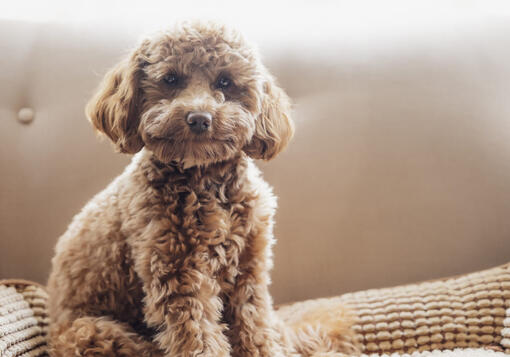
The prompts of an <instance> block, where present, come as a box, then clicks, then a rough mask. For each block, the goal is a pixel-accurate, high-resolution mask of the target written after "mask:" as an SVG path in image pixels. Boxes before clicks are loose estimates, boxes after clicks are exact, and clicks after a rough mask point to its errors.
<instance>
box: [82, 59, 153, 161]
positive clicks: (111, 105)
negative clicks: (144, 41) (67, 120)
mask: <svg viewBox="0 0 510 357" xmlns="http://www.w3.org/2000/svg"><path fill="white" fill-rule="evenodd" d="M139 62H140V60H139V59H138V51H137V52H135V53H134V54H133V55H132V56H131V57H130V58H129V59H127V60H124V61H123V62H121V63H119V64H118V65H117V66H116V67H114V68H113V69H111V70H110V71H109V72H108V73H107V74H106V76H105V78H104V79H103V82H102V83H101V85H100V86H99V89H98V91H97V93H96V94H95V95H94V97H93V98H92V99H91V100H90V101H89V103H88V104H87V107H86V109H85V112H86V115H87V117H88V119H89V121H90V122H91V123H92V125H93V126H94V128H95V129H96V130H98V131H100V132H101V133H103V134H105V135H106V136H108V137H109V138H110V139H111V140H112V141H113V142H114V143H115V146H116V147H117V149H118V150H119V151H121V152H124V153H131V154H133V153H136V152H138V151H139V150H140V149H141V148H142V147H143V141H142V139H141V137H140V135H139V134H138V125H139V122H140V120H139V110H138V107H139V106H140V90H139V80H140V76H141V65H140V63H139Z"/></svg>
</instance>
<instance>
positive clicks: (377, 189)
mask: <svg viewBox="0 0 510 357" xmlns="http://www.w3.org/2000/svg"><path fill="white" fill-rule="evenodd" d="M473 23H474V25H473V26H471V27H470V26H468V24H467V25H466V24H464V25H463V26H462V27H455V26H452V27H451V28H449V27H446V28H445V29H444V31H437V29H434V26H433V24H432V23H431V24H430V27H429V28H424V29H422V30H421V31H414V32H410V33H407V32H405V31H404V32H400V31H395V32H394V33H393V32H391V31H389V30H388V31H386V32H385V36H381V37H378V33H377V31H375V32H374V31H373V32H370V33H366V34H358V40H359V41H354V42H353V41H347V40H345V39H346V36H343V35H342V34H328V36H327V37H325V38H324V39H323V40H322V41H312V40H310V41H302V42H298V41H295V42H289V43H281V44H278V43H277V42H278V41H277V40H278V34H275V35H274V36H276V40H275V38H272V39H271V41H269V40H268V41H267V42H266V41H265V39H264V38H256V40H257V42H258V43H259V45H260V47H261V50H262V52H263V54H264V58H265V61H266V63H267V64H268V66H269V67H270V68H271V69H272V71H273V73H274V74H275V75H276V76H277V77H278V78H279V79H280V82H281V84H282V85H283V87H285V88H286V89H287V90H288V92H289V94H290V95H291V96H292V97H293V99H294V101H295V121H296V126H297V131H296V136H295V140H294V141H293V142H292V144H291V146H290V147H289V149H288V150H287V151H286V152H285V153H284V154H283V155H281V156H280V157H279V158H277V159H276V160H275V161H273V162H270V163H268V164H265V163H261V166H262V168H263V170H264V172H265V177H266V179H267V181H269V182H270V183H271V184H272V185H273V186H274V188H275V192H276V193H277V195H278V196H279V206H280V207H279V212H278V215H277V224H276V235H277V238H278V240H279V242H278V244H277V246H276V247H275V268H274V273H273V287H272V291H273V294H274V297H275V301H276V302H278V303H280V302H286V301H291V300H300V299H304V298H311V297H319V296H327V295H336V294H340V293H343V292H348V291H354V290H360V289H365V288H375V287H382V286H388V285H394V284H400V283H407V282H414V281H418V280H422V279H430V278H436V277H440V276H447V275H452V274H458V273H465V272H469V271H474V270H478V269H483V268H486V267H490V266H494V265H497V264H502V263H504V262H506V261H508V260H509V259H508V258H509V256H510V239H509V237H510V219H509V217H510V100H509V93H510V46H509V45H508V44H509V43H510V42H509V41H510V22H508V21H507V22H503V21H501V22H497V21H492V20H491V18H483V17H480V19H479V21H477V22H476V21H475V22H473ZM135 32H136V31H133V30H132V29H131V31H128V32H124V31H123V30H122V29H121V28H119V29H117V30H110V31H108V32H106V31H105V30H104V29H97V28H93V29H91V28H89V27H87V26H71V25H55V24H36V23H27V22H16V21H9V20H0V34H2V36H0V49H1V56H0V68H1V70H0V118H1V120H0V147H1V149H0V173H1V176H0V279H2V278H25V279H32V280H35V281H38V282H41V283H44V282H45V280H46V277H47V274H48V270H49V267H50V259H51V256H52V250H53V246H54V244H55V242H56V239H57V238H58V236H59V235H60V234H61V233H62V232H63V231H64V230H65V227H66V225H67V224H68V223H69V221H70V219H71V218H72V216H73V215H74V214H75V213H77V212H78V210H79V209H80V208H81V207H82V206H83V205H84V203H85V202H86V201H87V200H88V199H89V198H90V197H91V196H92V195H93V194H94V193H96V192H98V191H99V190H101V189H102V188H103V187H104V186H105V185H106V184H107V183H108V182H109V181H110V180H112V178H114V177H115V176H116V175H117V174H118V173H120V171H121V170H122V168H123V167H124V166H125V165H126V163H127V162H128V160H129V158H128V157H126V156H121V155H119V154H115V153H114V152H113V151H112V149H111V147H110V145H109V144H108V143H106V142H104V143H100V142H98V140H97V139H96V138H95V137H94V134H93V132H92V130H91V128H90V125H89V124H88V123H87V121H86V119H85V117H84V115H83V107H84V104H85V102H86V100H87V99H88V98H89V96H90V95H91V93H92V90H93V88H94V87H95V86H96V85H97V84H98V82H99V80H100V78H101V75H102V74H103V73H104V72H105V71H106V69H107V68H108V67H110V66H112V65H113V64H114V63H115V62H116V61H117V60H118V59H119V58H120V57H121V56H122V54H123V53H125V51H126V49H128V48H130V47H131V46H133V45H134V44H135V43H136V37H137V36H135V35H134V33H135ZM274 36H273V37H274ZM314 38H317V36H315V37H314ZM381 41H383V42H381ZM23 107H28V108H32V109H33V110H34V112H35V118H34V120H33V122H31V123H30V124H21V123H20V122H19V121H18V120H17V117H18V111H19V110H20V109H21V108H23Z"/></svg>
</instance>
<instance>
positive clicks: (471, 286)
mask: <svg viewBox="0 0 510 357" xmlns="http://www.w3.org/2000/svg"><path fill="white" fill-rule="evenodd" d="M46 299H47V294H46V292H45V291H44V288H43V287H42V286H40V285H37V284H35V283H30V282H24V281H15V280H10V281H9V280H8V281H0V356H1V357H13V356H16V357H17V356H24V357H29V356H30V357H32V356H42V355H46V333H47V326H48V316H47V313H46V310H45V303H46ZM331 302H341V303H343V304H346V305H348V306H349V307H350V308H351V309H352V311H353V312H354V314H355V323H354V327H353V328H354V331H355V332H356V335H357V339H358V341H359V342H360V346H361V348H362V352H363V354H364V355H365V356H368V355H383V356H412V357H474V356H486V357H498V356H503V355H505V353H509V352H510V316H509V314H510V265H505V266H501V267H497V268H493V269H489V270H485V271H482V272H477V273H472V274H468V275H463V276H459V277H454V278H447V279H443V280H437V281H430V282H423V283H420V284H414V285H406V286H399V287H393V288H386V289H374V290H367V291H362V292H357V293H351V294H345V295H342V296H340V297H334V298H325V299H315V300H309V301H304V302H299V303H295V304H291V305H286V306H282V307H281V308H280V309H279V310H278V314H279V315H280V316H281V317H282V318H283V319H284V320H286V321H288V322H294V323H295V322H296V321H298V320H299V319H300V318H302V316H303V315H305V314H306V313H307V312H309V311H310V310H313V309H315V308H317V307H320V306H322V305H324V304H331ZM503 352H504V353H503Z"/></svg>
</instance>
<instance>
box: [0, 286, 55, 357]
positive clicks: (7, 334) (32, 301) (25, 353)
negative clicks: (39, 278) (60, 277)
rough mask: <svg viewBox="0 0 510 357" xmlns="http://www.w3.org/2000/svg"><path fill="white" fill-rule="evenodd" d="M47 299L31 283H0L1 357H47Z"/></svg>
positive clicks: (39, 287) (44, 293)
mask: <svg viewBox="0 0 510 357" xmlns="http://www.w3.org/2000/svg"><path fill="white" fill-rule="evenodd" d="M47 298H48V295H47V294H46V292H45V291H44V289H43V288H42V287H41V286H39V285H37V284H35V283H31V282H24V281H20V280H7V281H0V356H1V357H14V356H16V357H18V356H19V357H21V356H22V357H35V356H46V355H47V352H46V335H47V327H48V323H49V319H48V315H47V313H46V300H47Z"/></svg>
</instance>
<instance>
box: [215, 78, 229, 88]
mask: <svg viewBox="0 0 510 357" xmlns="http://www.w3.org/2000/svg"><path fill="white" fill-rule="evenodd" d="M231 85H232V81H231V80H230V78H228V77H225V76H221V77H220V78H218V80H217V81H216V87H217V88H219V89H227V88H228V87H230V86H231Z"/></svg>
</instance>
